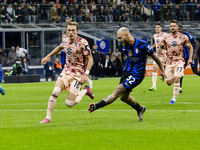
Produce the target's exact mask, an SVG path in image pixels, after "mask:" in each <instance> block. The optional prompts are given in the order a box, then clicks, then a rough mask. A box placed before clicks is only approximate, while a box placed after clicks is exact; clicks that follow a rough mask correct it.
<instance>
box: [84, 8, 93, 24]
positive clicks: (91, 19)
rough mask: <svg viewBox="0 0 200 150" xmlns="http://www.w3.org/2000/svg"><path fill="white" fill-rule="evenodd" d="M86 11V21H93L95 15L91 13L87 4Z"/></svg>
mask: <svg viewBox="0 0 200 150" xmlns="http://www.w3.org/2000/svg"><path fill="white" fill-rule="evenodd" d="M84 12H85V14H86V21H87V20H89V21H90V22H93V15H92V14H91V12H90V9H89V6H88V5H87V4H86V5H85V10H84Z"/></svg>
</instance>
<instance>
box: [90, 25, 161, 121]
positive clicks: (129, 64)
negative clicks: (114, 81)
mask: <svg viewBox="0 0 200 150" xmlns="http://www.w3.org/2000/svg"><path fill="white" fill-rule="evenodd" d="M117 38H118V41H119V42H120V44H121V50H120V51H121V53H122V58H121V60H122V64H123V65H124V69H123V72H122V75H121V80H120V85H119V86H118V87H117V88H116V89H115V91H114V92H113V93H112V94H111V95H109V96H108V97H106V98H104V99H103V100H102V101H100V102H99V103H97V104H94V103H91V104H90V107H89V109H88V110H89V112H90V113H91V112H93V111H94V110H97V109H99V108H101V107H104V106H106V105H108V104H110V103H112V102H114V101H115V100H116V99H117V98H118V97H120V99H121V100H122V101H123V102H125V103H127V104H128V105H130V106H131V107H132V108H134V109H135V110H136V111H137V114H138V121H142V120H143V113H144V112H145V110H146V108H145V106H140V105H139V104H138V103H137V102H136V100H135V99H134V98H133V97H132V96H130V92H131V91H132V89H133V88H135V87H136V86H137V85H139V84H140V83H141V82H142V80H143V79H144V76H145V67H146V55H149V56H151V57H152V58H153V59H154V60H155V62H156V63H157V64H158V66H159V67H160V69H161V76H162V80H164V68H163V65H162V63H161V61H160V60H159V58H158V57H157V56H156V55H155V54H154V52H153V49H152V48H151V46H150V45H149V44H147V42H145V41H142V40H139V39H136V38H134V37H132V35H131V33H130V32H129V30H128V28H125V27H122V28H120V29H119V30H118V31H117ZM125 57H126V60H125ZM124 62H125V63H124Z"/></svg>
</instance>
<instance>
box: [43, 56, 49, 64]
mask: <svg viewBox="0 0 200 150" xmlns="http://www.w3.org/2000/svg"><path fill="white" fill-rule="evenodd" d="M49 60H50V57H48V56H46V57H44V58H43V59H42V60H41V65H44V64H46V63H47V62H48V61H49Z"/></svg>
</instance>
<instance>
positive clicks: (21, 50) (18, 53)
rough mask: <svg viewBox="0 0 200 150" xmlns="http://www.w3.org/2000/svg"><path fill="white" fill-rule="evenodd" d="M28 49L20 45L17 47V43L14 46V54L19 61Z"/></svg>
mask: <svg viewBox="0 0 200 150" xmlns="http://www.w3.org/2000/svg"><path fill="white" fill-rule="evenodd" d="M27 53H28V51H27V50H26V49H24V48H22V47H19V45H17V46H16V56H17V58H20V59H21V61H22V60H23V58H24V57H26V55H27Z"/></svg>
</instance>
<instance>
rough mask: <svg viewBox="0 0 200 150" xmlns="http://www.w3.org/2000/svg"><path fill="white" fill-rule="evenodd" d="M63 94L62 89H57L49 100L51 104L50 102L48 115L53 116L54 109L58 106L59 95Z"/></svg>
mask: <svg viewBox="0 0 200 150" xmlns="http://www.w3.org/2000/svg"><path fill="white" fill-rule="evenodd" d="M60 92H61V88H60V87H55V88H54V90H53V92H52V94H51V96H50V98H49V102H48V108H47V115H48V116H51V114H52V112H53V110H54V107H55V106H56V101H57V98H58V95H59V94H60Z"/></svg>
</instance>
